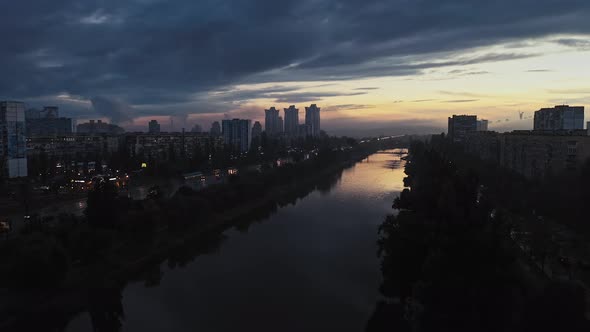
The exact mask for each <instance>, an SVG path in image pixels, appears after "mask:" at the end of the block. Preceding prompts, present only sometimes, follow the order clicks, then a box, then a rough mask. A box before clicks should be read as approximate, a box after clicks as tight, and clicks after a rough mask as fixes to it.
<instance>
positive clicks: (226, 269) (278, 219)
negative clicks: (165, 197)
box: [66, 153, 404, 332]
mask: <svg viewBox="0 0 590 332" xmlns="http://www.w3.org/2000/svg"><path fill="white" fill-rule="evenodd" d="M403 177H404V174H403V161H401V160H400V159H399V156H398V155H393V154H391V153H389V154H374V155H372V156H371V157H370V158H369V159H368V160H364V161H362V162H360V163H358V164H356V165H355V166H354V167H352V168H349V169H347V170H345V171H344V172H343V173H342V174H341V176H340V177H339V178H338V177H336V181H332V182H330V184H329V185H327V186H325V187H321V188H320V189H319V190H315V191H313V192H311V193H310V194H309V195H307V196H306V197H304V198H303V199H300V200H298V201H297V202H296V203H295V204H294V205H289V206H286V207H283V208H279V209H278V210H277V211H276V213H274V214H272V215H271V216H270V217H268V218H266V219H263V220H260V221H258V222H257V223H255V224H252V225H250V226H249V227H247V228H242V230H241V231H238V230H235V229H233V230H229V231H227V232H226V234H225V235H226V240H225V241H224V242H223V243H222V245H221V246H220V248H219V249H218V250H217V251H216V252H214V253H212V254H207V255H200V256H197V257H195V258H194V260H193V261H191V262H189V263H188V264H186V266H184V267H183V268H175V269H171V268H170V267H169V265H168V264H166V263H164V264H162V266H161V272H162V279H161V280H160V281H159V285H157V286H155V287H146V286H145V284H144V283H138V282H137V283H131V284H129V285H128V286H127V287H126V288H125V289H124V290H123V292H122V300H121V303H122V310H123V312H124V314H123V313H119V315H120V316H121V318H120V321H121V328H120V330H121V331H125V332H136V331H137V332H140V331H141V332H148V331H197V330H198V331H362V330H364V327H365V325H366V323H367V320H368V319H369V317H370V315H371V314H372V312H373V310H374V306H375V303H376V301H377V299H378V298H379V293H378V287H379V283H380V278H381V272H380V270H379V260H378V258H377V256H376V251H377V247H376V239H377V229H378V226H379V224H381V223H382V222H383V218H384V216H385V215H386V214H388V213H391V212H392V209H391V204H392V200H393V198H394V197H395V196H396V194H397V193H399V191H401V190H402V189H403V184H402V179H403ZM244 229H245V230H244ZM116 298H117V302H118V299H119V297H118V296H116ZM123 316H124V318H122V317H123ZM91 330H92V322H91V318H90V315H89V314H88V313H83V314H81V315H79V316H77V317H76V318H74V319H73V320H72V321H71V322H70V323H69V325H68V327H67V328H66V331H68V332H74V331H91Z"/></svg>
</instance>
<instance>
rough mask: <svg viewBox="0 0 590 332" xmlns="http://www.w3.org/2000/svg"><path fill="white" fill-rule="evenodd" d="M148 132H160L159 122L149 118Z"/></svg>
mask: <svg viewBox="0 0 590 332" xmlns="http://www.w3.org/2000/svg"><path fill="white" fill-rule="evenodd" d="M148 133H150V134H159V133H160V124H159V123H158V121H156V120H151V121H150V122H149V123H148Z"/></svg>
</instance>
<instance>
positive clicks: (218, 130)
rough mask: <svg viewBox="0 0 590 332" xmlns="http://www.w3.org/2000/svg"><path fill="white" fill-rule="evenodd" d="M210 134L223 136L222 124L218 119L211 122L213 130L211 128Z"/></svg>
mask: <svg viewBox="0 0 590 332" xmlns="http://www.w3.org/2000/svg"><path fill="white" fill-rule="evenodd" d="M209 134H211V136H221V126H220V125H219V122H218V121H215V122H213V123H212V124H211V130H209Z"/></svg>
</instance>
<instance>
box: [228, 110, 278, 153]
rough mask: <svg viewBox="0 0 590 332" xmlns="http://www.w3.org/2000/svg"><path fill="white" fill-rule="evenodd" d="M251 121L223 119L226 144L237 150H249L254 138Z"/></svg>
mask: <svg viewBox="0 0 590 332" xmlns="http://www.w3.org/2000/svg"><path fill="white" fill-rule="evenodd" d="M277 112H278V111H277ZM250 123H251V121H250V120H243V119H232V120H223V121H222V122H221V128H222V133H223V141H224V144H225V145H226V146H229V147H231V148H233V149H234V150H236V151H240V152H247V151H248V150H249V149H250V142H251V139H252V131H251V130H252V129H251V128H252V127H251V124H250Z"/></svg>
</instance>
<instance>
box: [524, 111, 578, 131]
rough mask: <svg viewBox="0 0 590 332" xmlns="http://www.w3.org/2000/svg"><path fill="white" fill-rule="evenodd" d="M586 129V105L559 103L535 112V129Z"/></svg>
mask: <svg viewBox="0 0 590 332" xmlns="http://www.w3.org/2000/svg"><path fill="white" fill-rule="evenodd" d="M580 129H584V107H583V106H569V105H558V106H555V107H554V108H542V109H540V110H538V111H536V112H535V124H534V130H539V131H555V130H580Z"/></svg>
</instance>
